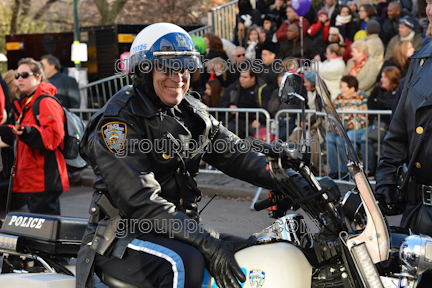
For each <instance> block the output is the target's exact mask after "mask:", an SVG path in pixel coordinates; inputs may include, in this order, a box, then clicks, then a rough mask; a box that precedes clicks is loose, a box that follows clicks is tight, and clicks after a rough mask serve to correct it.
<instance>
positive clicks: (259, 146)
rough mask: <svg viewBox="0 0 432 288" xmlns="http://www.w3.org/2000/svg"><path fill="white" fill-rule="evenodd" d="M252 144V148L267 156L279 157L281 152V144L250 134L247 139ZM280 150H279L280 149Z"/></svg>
mask: <svg viewBox="0 0 432 288" xmlns="http://www.w3.org/2000/svg"><path fill="white" fill-rule="evenodd" d="M245 140H246V141H248V142H249V144H250V145H251V148H252V150H255V151H257V152H261V153H263V154H264V155H266V156H269V157H274V158H277V157H279V152H280V150H281V148H280V145H279V146H278V144H277V143H273V144H270V143H267V142H264V141H263V140H261V139H257V138H254V137H252V136H248V137H246V139H245ZM278 150H279V151H278Z"/></svg>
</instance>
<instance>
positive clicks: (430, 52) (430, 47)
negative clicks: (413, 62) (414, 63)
mask: <svg viewBox="0 0 432 288" xmlns="http://www.w3.org/2000/svg"><path fill="white" fill-rule="evenodd" d="M427 57H432V41H430V42H429V43H427V44H426V45H425V46H423V47H422V48H420V49H419V50H417V51H415V52H414V54H413V55H412V56H411V59H420V58H427Z"/></svg>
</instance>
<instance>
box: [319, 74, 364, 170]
mask: <svg viewBox="0 0 432 288" xmlns="http://www.w3.org/2000/svg"><path fill="white" fill-rule="evenodd" d="M317 80H318V81H317V85H316V89H317V98H318V103H317V113H318V114H322V113H320V112H325V114H326V115H327V120H328V123H329V128H330V129H328V132H327V131H326V129H324V127H323V125H320V126H319V127H320V128H321V129H320V133H321V135H322V136H323V137H324V136H326V133H332V134H333V136H335V137H340V140H341V141H336V145H337V146H338V147H337V148H338V149H339V153H340V155H341V156H342V157H343V160H344V161H343V162H344V164H345V165H346V166H347V167H348V168H349V171H350V172H351V173H350V175H351V176H352V177H353V176H354V175H355V173H359V172H362V167H361V165H360V160H359V157H358V155H357V153H356V152H355V150H354V147H353V145H352V144H351V141H350V140H349V138H348V135H347V134H346V132H345V128H344V125H343V124H342V121H341V119H340V115H339V114H338V113H337V112H336V108H335V106H334V104H333V102H332V100H331V97H330V93H329V91H328V90H327V87H326V85H325V84H324V82H323V80H322V79H321V78H320V77H319V76H317ZM319 104H321V105H319ZM353 173H354V174H353Z"/></svg>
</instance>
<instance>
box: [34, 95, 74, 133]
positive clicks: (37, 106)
mask: <svg viewBox="0 0 432 288" xmlns="http://www.w3.org/2000/svg"><path fill="white" fill-rule="evenodd" d="M47 97H50V98H53V99H54V100H56V101H57V103H59V105H60V106H61V102H60V100H59V99H58V98H57V97H55V96H52V95H49V94H43V95H41V96H39V97H38V98H36V100H35V101H34V102H33V106H32V111H33V117H34V119H35V121H36V124H37V125H38V126H41V125H40V122H39V119H38V117H37V116H39V104H40V101H41V100H42V99H43V98H47ZM62 108H63V107H62ZM65 122H66V118H65Z"/></svg>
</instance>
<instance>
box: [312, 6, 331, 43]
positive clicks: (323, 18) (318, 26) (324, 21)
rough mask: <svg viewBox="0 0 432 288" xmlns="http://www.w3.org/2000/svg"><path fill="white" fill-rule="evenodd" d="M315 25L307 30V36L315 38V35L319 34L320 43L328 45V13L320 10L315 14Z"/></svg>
mask: <svg viewBox="0 0 432 288" xmlns="http://www.w3.org/2000/svg"><path fill="white" fill-rule="evenodd" d="M317 20H318V21H317V23H315V24H312V25H311V26H310V27H309V29H308V30H307V32H308V34H309V36H311V37H312V36H315V34H317V33H318V32H321V33H319V36H320V37H321V39H322V41H323V42H324V43H326V44H327V43H328V38H329V30H330V18H329V17H328V12H327V10H325V9H321V10H319V11H318V13H317ZM321 34H322V35H321Z"/></svg>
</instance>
